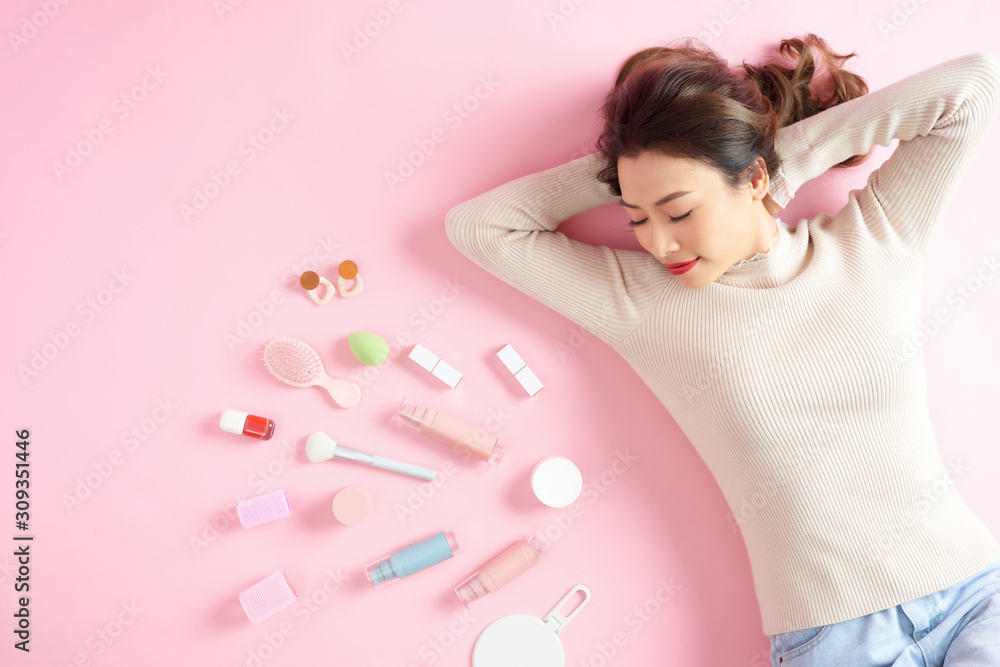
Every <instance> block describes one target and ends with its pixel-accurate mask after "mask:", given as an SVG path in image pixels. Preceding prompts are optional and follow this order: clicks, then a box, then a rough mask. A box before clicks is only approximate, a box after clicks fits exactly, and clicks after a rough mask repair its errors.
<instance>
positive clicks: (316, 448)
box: [306, 431, 437, 480]
mask: <svg viewBox="0 0 1000 667" xmlns="http://www.w3.org/2000/svg"><path fill="white" fill-rule="evenodd" d="M306 457H307V458H308V459H309V460H310V461H312V462H313V463H317V462H319V461H328V460H330V459H333V458H336V459H341V460H343V461H354V462H356V463H364V464H366V465H370V466H372V467H373V468H382V469H383V470H392V471H393V472H398V473H402V474H404V475H411V476H413V477H419V478H420V479H426V480H433V479H434V478H435V477H437V472H436V471H434V470H429V469H428V468H421V467H420V466H416V465H413V464H412V463H403V462H402V461H394V460H392V459H386V458H383V457H381V456H373V455H371V454H367V453H365V452H362V451H359V450H357V449H351V448H350V447H345V446H344V445H338V444H337V442H336V441H335V440H334V439H333V438H331V437H330V436H328V435H327V434H326V433H323V432H322V431H316V432H315V433H313V434H312V435H310V436H309V439H308V440H306Z"/></svg>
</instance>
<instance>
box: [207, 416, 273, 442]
mask: <svg viewBox="0 0 1000 667" xmlns="http://www.w3.org/2000/svg"><path fill="white" fill-rule="evenodd" d="M219 428H221V429H222V430H223V431H225V432H226V433H236V434H237V435H246V436H249V437H251V438H260V439H261V440H270V439H271V436H272V435H274V422H273V421H271V420H270V419H267V418H265V417H258V416H257V415H251V414H247V413H246V412H240V411H239V410H223V411H222V417H221V418H219Z"/></svg>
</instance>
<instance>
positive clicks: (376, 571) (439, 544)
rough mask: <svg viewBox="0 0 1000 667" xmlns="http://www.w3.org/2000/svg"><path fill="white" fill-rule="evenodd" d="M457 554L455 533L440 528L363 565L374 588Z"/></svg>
mask: <svg viewBox="0 0 1000 667" xmlns="http://www.w3.org/2000/svg"><path fill="white" fill-rule="evenodd" d="M458 553H459V547H458V542H456V541H455V534H454V533H452V532H451V531H447V532H445V531H442V532H440V533H438V534H437V535H431V536H430V537H428V538H426V539H423V540H421V541H419V542H415V543H414V544H411V545H410V546H408V547H404V548H402V549H400V550H399V551H396V552H394V553H392V554H389V555H388V556H385V557H383V558H379V559H378V560H377V561H375V562H374V563H370V564H369V565H368V566H367V567H366V568H365V574H366V575H368V581H369V582H371V585H372V588H375V589H378V588H381V587H383V586H385V585H386V584H388V583H390V582H393V581H396V580H397V579H402V578H403V577H408V576H410V575H411V574H413V573H414V572H419V571H420V570H423V569H425V568H428V567H430V566H431V565H434V564H435V563H440V562H441V561H443V560H448V559H449V558H451V557H452V556H454V555H456V554H458Z"/></svg>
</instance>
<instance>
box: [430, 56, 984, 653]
mask: <svg viewBox="0 0 1000 667" xmlns="http://www.w3.org/2000/svg"><path fill="white" fill-rule="evenodd" d="M998 98H1000V59H998V58H997V57H996V56H994V55H992V54H989V53H974V54H970V55H966V56H962V57H959V58H955V59H953V60H949V61H947V62H944V63H942V64H940V65H936V66H934V67H931V68H929V69H927V70H924V71H923V72H919V73H917V74H913V75H911V76H908V77H907V78H904V79H902V80H900V81H898V82H896V83H893V84H891V85H888V86H886V87H884V88H882V89H880V90H877V91H874V92H870V93H868V94H867V95H864V96H862V97H860V98H857V99H855V100H851V101H849V102H845V103H843V104H840V105H838V106H836V107H833V108H831V109H828V110H826V111H823V112H821V113H819V114H817V115H815V116H812V117H810V118H807V119H805V120H802V121H800V122H798V123H795V124H793V125H789V126H787V127H785V128H782V129H781V130H780V132H779V135H778V140H777V145H776V147H777V150H778V154H779V156H780V157H781V159H782V160H783V165H782V168H781V169H779V170H778V171H777V173H776V174H772V177H771V181H770V188H769V192H770V194H771V196H772V197H773V198H774V199H775V201H777V202H778V204H779V205H781V206H782V207H784V206H786V205H787V204H788V201H789V200H790V199H791V198H792V196H793V195H794V194H795V192H796V190H797V189H798V188H799V187H801V186H802V184H804V183H805V182H806V181H808V180H810V179H811V178H814V177H816V176H819V175H820V174H822V173H823V172H825V171H826V170H827V169H829V168H830V167H831V166H832V165H834V164H837V163H838V162H841V161H843V160H845V159H847V158H848V157H850V156H852V155H859V154H865V153H867V152H868V150H869V149H870V148H871V147H872V146H873V145H875V144H879V145H882V146H888V145H889V143H890V142H891V141H892V139H894V138H898V139H899V140H900V142H899V146H898V147H897V148H896V150H895V151H894V152H893V154H892V156H891V157H890V158H889V159H888V160H887V161H886V162H885V164H883V165H882V166H881V167H880V168H879V169H877V170H875V171H873V172H872V173H871V175H870V177H869V178H868V182H867V184H866V185H865V187H864V188H863V189H860V190H851V191H850V193H849V195H848V201H847V204H846V205H845V206H844V207H843V208H842V209H841V210H840V211H839V212H837V214H836V215H834V216H830V215H827V214H821V215H817V216H816V217H815V218H813V219H811V220H809V219H803V220H801V221H799V223H798V225H797V226H795V227H790V226H788V225H787V224H786V223H784V222H782V221H780V220H779V225H778V226H779V237H778V241H777V244H776V245H775V247H774V248H772V249H771V250H770V251H769V252H767V253H760V254H758V255H756V256H754V257H753V258H751V259H748V260H743V261H742V262H740V263H739V264H736V265H734V266H732V267H731V268H730V269H729V270H728V271H726V272H725V273H724V274H723V275H722V276H720V277H719V278H718V279H717V280H716V281H715V282H713V283H711V284H709V285H707V286H706V287H704V288H702V289H690V288H687V287H685V286H683V285H682V284H681V283H680V282H679V281H678V280H677V279H676V278H675V277H674V276H673V275H672V274H670V273H669V272H668V271H667V269H666V267H664V266H663V265H662V264H660V263H659V262H658V261H657V260H656V259H655V258H654V257H653V256H652V255H650V254H649V253H646V252H644V251H634V250H617V249H613V248H607V247H604V246H596V247H595V246H592V245H589V244H586V243H582V242H580V241H577V240H574V239H571V238H569V237H567V236H566V235H565V234H563V233H562V232H558V231H556V228H557V227H558V226H559V223H561V222H563V221H564V220H567V219H568V218H570V217H572V216H574V215H577V214H578V213H581V212H582V211H585V210H588V209H591V208H594V207H597V206H601V205H604V204H611V203H615V202H617V201H618V197H615V196H614V195H612V194H611V193H610V192H609V190H608V188H607V186H605V185H604V184H602V183H600V182H599V181H598V180H597V179H596V177H595V174H596V170H597V168H598V162H597V160H596V157H597V154H596V153H591V154H589V155H586V156H584V157H581V158H578V159H575V160H572V161H570V162H568V163H566V164H563V165H560V166H557V167H554V168H552V169H548V170H546V171H541V172H538V173H534V174H530V175H527V176H523V177H521V178H518V179H516V180H513V181H511V182H509V183H506V184H504V185H501V186H499V187H496V188H494V189H492V190H490V191H488V192H486V193H484V194H481V195H479V196H477V197H475V198H474V199H471V200H469V201H467V202H464V203H462V204H460V205H458V206H455V207H454V208H453V209H451V210H450V211H448V213H447V216H446V232H447V235H448V238H449V239H450V240H451V242H452V243H453V244H454V245H455V246H456V247H457V248H458V249H459V250H460V251H461V252H462V253H463V254H464V255H466V256H467V257H468V258H469V259H471V260H472V261H473V262H475V263H476V264H478V265H479V266H481V267H482V268H484V269H486V270H487V271H489V272H490V273H492V274H493V275H495V276H496V277H498V278H500V279H501V280H503V281H504V282H506V283H508V284H510V285H512V286H514V287H516V288H517V289H519V290H521V291H522V292H524V293H525V294H528V295H529V296H531V297H533V298H535V299H537V300H539V301H541V302H542V303H544V304H545V305H547V306H549V307H550V308H552V309H554V310H556V311H557V312H559V313H561V314H563V315H564V316H566V317H567V318H568V319H570V320H571V321H573V322H574V323H576V324H578V325H580V326H582V327H584V328H586V329H587V330H588V331H590V332H592V333H593V334H594V335H595V336H597V337H599V338H600V339H601V340H603V341H605V342H606V343H608V344H609V345H611V346H612V348H613V349H614V350H615V351H616V352H618V353H619V354H620V355H621V356H622V357H624V359H625V360H626V361H627V362H628V363H629V365H630V366H632V368H634V369H635V371H636V372H637V373H638V374H639V376H640V377H641V378H642V379H643V381H644V382H646V384H647V385H648V386H649V387H650V389H652V391H653V392H654V393H655V395H656V396H657V397H658V398H659V399H660V401H661V402H662V403H663V405H664V406H665V407H666V408H667V410H669V411H670V414H671V415H673V417H674V419H675V420H676V421H677V423H678V424H679V425H680V427H681V429H682V430H683V431H684V433H685V435H687V437H688V439H689V440H690V441H691V444H692V445H693V446H694V448H695V449H696V450H697V452H698V453H699V454H700V455H701V457H702V459H703V460H704V461H705V463H706V465H707V466H708V468H709V469H710V470H711V472H712V474H713V475H714V476H715V479H716V480H717V482H718V484H719V487H720V488H721V489H722V492H723V494H724V495H725V497H726V500H727V501H728V502H729V506H730V508H731V510H732V512H733V514H734V515H735V517H736V518H737V522H738V524H739V528H740V531H741V533H742V535H743V539H744V542H745V543H746V547H747V552H748V554H749V557H750V565H751V570H752V572H753V580H754V588H755V591H756V594H757V600H758V604H759V606H760V613H761V617H762V620H763V631H764V633H765V634H769V635H771V634H777V633H781V632H788V631H791V630H799V629H802V628H808V627H814V626H819V625H826V624H830V623H836V622H839V621H844V620H847V619H851V618H856V617H858V616H864V615H866V614H869V613H872V612H875V611H879V610H882V609H887V608H889V607H892V606H894V605H897V604H899V603H901V602H904V601H906V600H911V599H913V598H917V597H921V596H924V595H926V594H928V593H931V592H934V591H937V590H940V589H942V588H946V587H948V586H950V585H952V584H954V583H956V582H958V581H960V580H962V579H964V578H966V577H968V576H969V575H971V574H973V573H974V572H976V571H977V570H979V569H981V568H982V567H984V566H985V565H986V564H987V563H989V562H990V561H992V560H993V559H995V558H997V557H1000V543H998V541H997V539H995V537H994V536H993V535H991V534H990V532H989V530H988V529H987V528H986V526H985V525H984V524H983V523H982V522H981V521H980V520H979V519H978V518H977V517H976V516H975V515H974V514H973V513H972V512H971V511H970V510H969V508H968V506H967V505H966V504H965V502H964V501H963V500H962V498H961V497H960V495H959V494H958V492H957V491H956V489H955V487H954V485H953V479H954V472H953V471H952V470H950V469H949V468H948V467H947V466H945V464H944V462H943V460H942V458H941V454H940V451H939V449H938V445H937V442H936V441H935V434H934V431H933V429H932V427H931V422H930V419H929V414H928V403H927V393H926V383H925V376H924V361H923V354H922V352H921V351H920V350H919V348H916V349H915V348H914V346H913V345H911V344H910V342H911V341H913V340H914V339H913V336H914V334H915V333H916V332H917V331H918V330H919V329H920V324H921V270H922V263H923V256H924V251H925V250H926V248H927V244H928V241H929V239H930V236H931V232H932V230H933V229H934V225H935V223H936V222H937V221H938V219H939V218H940V217H941V214H942V212H943V211H944V207H945V205H946V204H947V202H948V200H949V199H950V197H951V195H952V193H953V192H954V190H955V188H956V186H957V184H958V183H959V181H960V179H961V178H962V176H963V175H964V173H965V172H966V171H967V169H968V166H969V164H970V161H971V160H972V157H973V156H974V155H975V153H976V151H977V149H978V147H979V146H980V144H981V143H982V142H983V138H984V136H985V135H986V132H987V131H988V129H989V127H990V123H991V121H992V119H993V117H994V115H995V112H996V109H997V106H998ZM985 206H986V201H985V195H984V207H985ZM984 210H985V208H984ZM609 213H612V211H610V210H609ZM613 214H614V216H615V218H616V221H615V224H617V223H618V218H619V217H621V216H620V212H619V211H617V210H615V211H614V212H613ZM621 222H622V223H623V224H624V222H625V221H624V218H623V217H622V218H621ZM952 231H954V230H952ZM970 242H974V241H971V240H970ZM622 426H623V428H624V427H627V425H625V424H623V425H622Z"/></svg>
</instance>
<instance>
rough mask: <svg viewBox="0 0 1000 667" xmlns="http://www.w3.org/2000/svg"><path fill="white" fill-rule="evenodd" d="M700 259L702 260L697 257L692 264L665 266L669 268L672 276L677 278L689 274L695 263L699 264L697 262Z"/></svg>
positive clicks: (683, 263) (681, 263) (682, 263)
mask: <svg viewBox="0 0 1000 667" xmlns="http://www.w3.org/2000/svg"><path fill="white" fill-rule="evenodd" d="M699 259H701V257H695V258H694V259H692V260H691V261H690V262H680V263H677V264H666V265H665V266H666V267H667V270H668V271H670V273H672V274H674V275H675V276H676V275H680V274H682V273H687V272H688V270H690V269H691V268H693V267H694V265H695V263H697V261H698V260H699Z"/></svg>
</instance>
